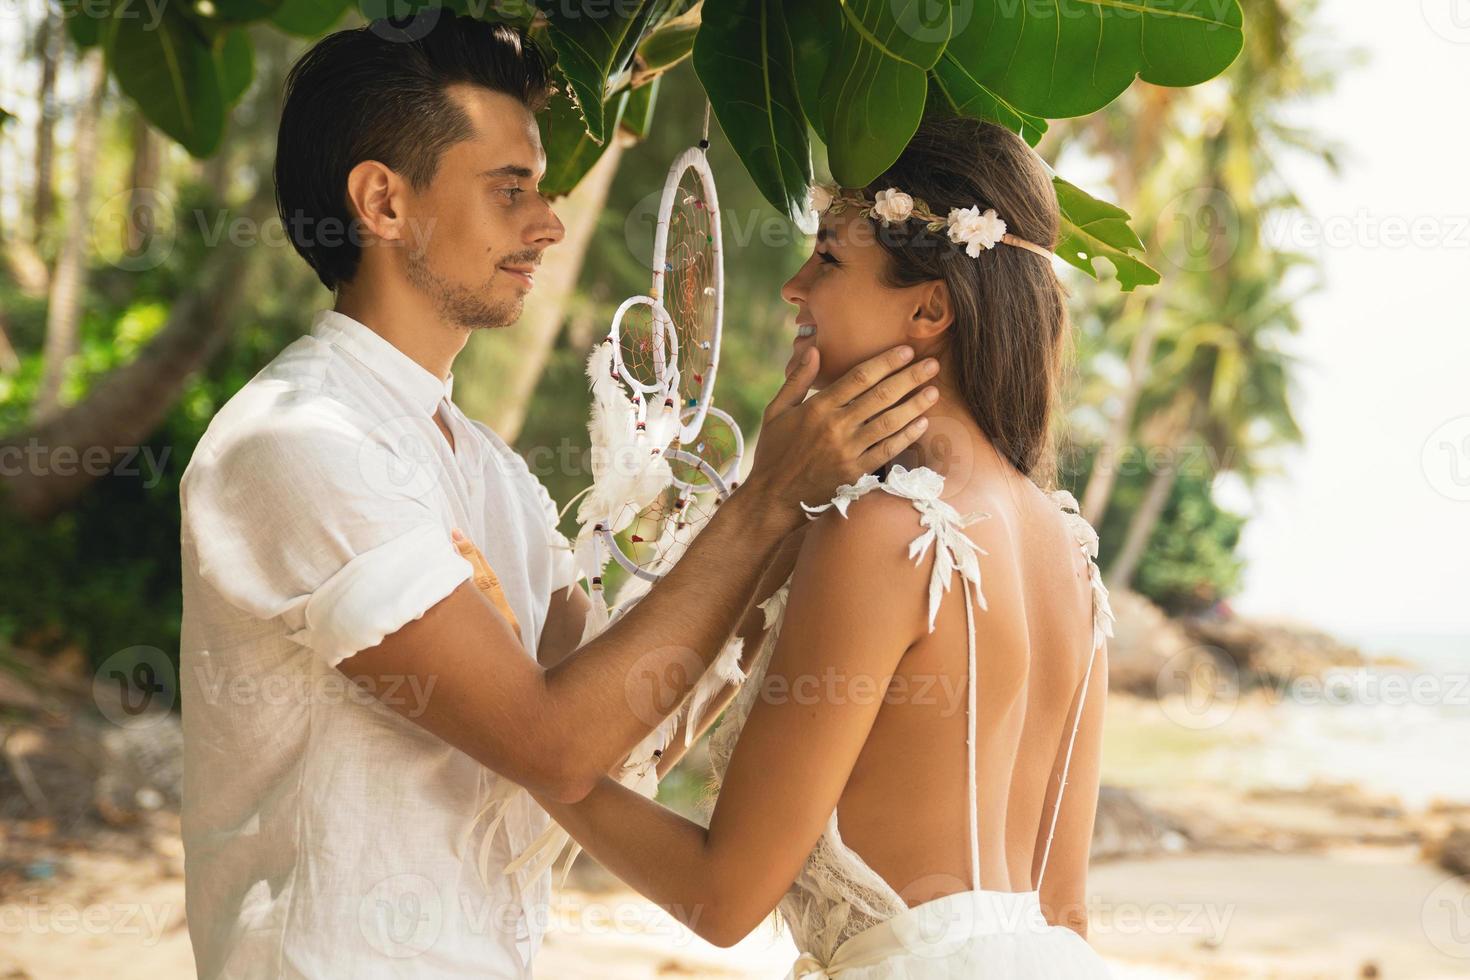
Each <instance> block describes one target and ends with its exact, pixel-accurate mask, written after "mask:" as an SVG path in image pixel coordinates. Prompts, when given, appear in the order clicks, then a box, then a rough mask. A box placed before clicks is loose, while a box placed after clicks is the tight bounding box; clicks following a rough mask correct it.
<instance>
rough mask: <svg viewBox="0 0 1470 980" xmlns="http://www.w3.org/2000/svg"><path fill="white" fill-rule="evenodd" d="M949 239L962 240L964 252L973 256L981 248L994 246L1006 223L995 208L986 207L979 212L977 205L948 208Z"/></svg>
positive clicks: (1004, 231) (1004, 230) (976, 254)
mask: <svg viewBox="0 0 1470 980" xmlns="http://www.w3.org/2000/svg"><path fill="white" fill-rule="evenodd" d="M948 224H949V240H950V241H952V242H964V243H965V254H966V255H968V256H969V257H970V258H972V259H973V258H975V257H977V256H978V255H979V254H980V250H981V249H982V248H994V247H995V244H996V242H998V241H1000V240H1001V237H1002V236H1003V235H1005V233H1006V223H1005V222H1004V221H1002V220H1001V218H1000V216H999V215H997V214H996V213H995V208H986V209H985V213H984V214H981V213H980V209H979V208H977V207H968V208H950V211H949V220H948Z"/></svg>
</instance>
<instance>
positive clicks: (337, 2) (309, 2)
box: [271, 0, 352, 37]
mask: <svg viewBox="0 0 1470 980" xmlns="http://www.w3.org/2000/svg"><path fill="white" fill-rule="evenodd" d="M351 5H352V0H285V2H284V3H282V4H281V5H280V6H279V7H277V8H276V12H275V13H274V14H272V15H271V23H273V24H275V25H276V26H277V27H279V28H280V29H281V30H283V31H285V32H286V33H287V34H295V35H297V36H298V37H317V36H318V35H321V34H324V33H326V31H327V30H328V29H329V28H330V27H331V26H332V25H333V24H335V23H337V21H339V20H341V19H342V14H343V13H344V12H346V10H347V8H348V7H349V6H351Z"/></svg>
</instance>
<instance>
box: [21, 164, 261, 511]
mask: <svg viewBox="0 0 1470 980" xmlns="http://www.w3.org/2000/svg"><path fill="white" fill-rule="evenodd" d="M274 209H275V203H274V198H273V186H272V185H271V183H270V182H269V181H266V182H265V183H263V184H262V185H261V187H260V188H259V190H258V191H257V193H256V195H255V197H254V198H252V199H251V201H250V202H249V203H248V204H247V205H246V207H245V210H244V212H243V215H242V217H243V220H246V221H249V222H252V223H253V226H255V227H258V226H259V225H260V224H261V223H263V222H264V221H265V220H267V218H269V216H270V215H271V214H273V213H274ZM257 254H258V250H253V249H247V250H243V251H242V250H239V249H235V248H232V247H229V246H227V245H225V244H223V243H222V244H220V245H218V246H216V248H215V249H214V252H213V253H212V254H211V255H210V256H209V258H208V259H206V260H205V263H204V266H203V268H202V269H200V271H199V274H198V275H197V276H196V277H195V278H194V280H193V285H192V287H191V288H190V289H189V290H188V291H187V292H185V293H184V294H183V295H181V296H180V297H179V298H178V299H177V300H175V301H174V303H173V306H172V307H171V308H170V310H169V317H168V321H167V322H166V323H165V324H164V325H163V328H162V329H161V330H159V332H158V333H157V334H156V335H154V337H153V339H151V340H150V341H149V342H148V343H147V345H146V346H145V347H144V348H143V349H142V350H141V351H139V352H138V356H137V357H136V358H134V359H133V360H132V361H131V362H129V363H127V364H125V365H123V366H122V367H120V368H117V369H116V370H114V371H112V372H110V373H109V374H108V375H107V376H106V377H105V378H102V379H101V380H99V381H98V382H97V383H96V384H95V385H94V386H93V387H92V389H91V391H89V392H88V394H87V395H86V397H85V398H83V399H82V400H81V401H80V402H78V403H77V404H75V405H71V406H67V407H65V408H62V409H60V410H59V411H58V412H57V413H56V414H55V415H53V416H52V417H51V418H49V419H48V420H46V421H45V422H42V423H38V424H36V425H34V426H32V427H31V428H30V429H27V430H24V431H21V432H17V433H13V434H7V435H6V436H5V437H4V438H3V439H0V458H6V457H7V456H9V457H12V458H13V457H15V456H16V453H17V450H18V451H19V453H20V454H21V455H20V458H23V459H32V458H33V457H34V456H35V455H36V454H37V453H39V454H40V459H41V462H42V465H36V466H28V467H22V468H21V472H19V473H16V474H11V473H6V474H4V476H0V493H3V494H4V495H5V496H7V497H8V504H9V507H10V509H11V510H12V511H13V512H14V513H15V514H17V515H19V516H22V517H27V518H30V519H31V520H35V521H42V520H47V519H49V518H50V517H52V516H54V515H55V514H57V513H59V512H61V511H63V510H65V509H66V508H67V507H69V506H71V505H72V504H73V503H74V502H75V501H76V499H77V498H78V497H80V496H81V494H82V492H83V491H84V490H86V488H87V487H88V486H89V485H90V484H91V483H92V481H93V480H94V479H96V477H97V476H99V475H100V473H99V472H98V471H99V470H105V467H102V466H97V465H95V464H90V463H89V464H88V465H87V466H80V465H77V464H76V463H75V462H74V461H75V460H83V459H87V458H88V457H87V455H86V454H88V453H90V454H91V455H92V457H97V456H99V455H100V456H102V457H103V458H105V459H106V461H107V463H106V466H110V465H111V464H112V461H113V460H114V459H116V458H117V457H118V456H119V455H123V454H127V453H130V452H132V451H133V450H134V449H135V448H136V447H137V446H139V445H140V444H142V442H143V440H145V439H146V438H147V437H148V435H149V434H150V433H151V432H153V430H154V429H156V428H157V427H158V425H159V423H160V422H162V421H163V418H164V416H166V415H167V414H168V411H169V409H170V408H171V407H172V406H173V405H174V403H175V402H176V401H178V398H179V393H180V392H181V391H182V390H183V388H184V385H185V384H186V383H187V382H188V380H189V376H190V375H191V374H193V373H194V371H196V370H197V369H198V368H200V367H201V366H203V365H204V364H206V363H207V362H208V361H209V359H210V358H211V357H212V356H213V355H214V353H215V351H216V350H218V349H219V346H220V344H221V343H222V342H223V341H224V340H225V338H226V337H228V336H229V335H230V332H231V330H232V329H233V327H234V319H235V313H236V311H237V309H238V307H239V305H240V301H241V299H242V298H243V297H244V296H245V295H247V294H248V292H249V289H250V282H251V280H252V279H253V278H254V276H253V275H252V273H253V272H254V271H255V270H256V269H257V268H258V267H259V264H258V262H257V261H256V260H255V258H254V256H256V255H257ZM62 448H65V449H66V450H67V453H68V457H69V458H70V459H71V460H73V462H70V463H68V464H67V465H65V466H63V465H62V464H61V457H60V456H59V455H58V454H57V450H58V449H62ZM48 459H50V460H55V461H56V465H54V466H53V465H45V463H46V461H47V460H48Z"/></svg>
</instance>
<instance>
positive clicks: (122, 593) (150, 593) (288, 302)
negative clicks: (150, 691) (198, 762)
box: [0, 185, 320, 664]
mask: <svg viewBox="0 0 1470 980" xmlns="http://www.w3.org/2000/svg"><path fill="white" fill-rule="evenodd" d="M178 206H179V211H180V213H181V214H182V213H189V214H192V213H195V211H196V209H197V210H200V211H204V212H206V213H214V212H216V211H218V209H219V203H218V202H217V201H214V200H213V199H212V198H211V196H210V194H209V192H208V191H206V189H205V188H203V187H202V186H196V185H187V186H186V187H184V188H183V189H182V191H181V194H180V201H179V205H178ZM208 250H209V248H208V245H207V244H206V242H205V241H204V239H203V232H201V231H200V229H199V227H198V225H197V224H196V223H195V222H192V221H186V222H180V223H179V225H178V238H177V241H176V242H175V245H174V248H173V249H172V251H171V252H170V253H169V255H168V257H167V259H166V260H165V261H164V262H162V263H161V264H159V265H158V266H156V267H155V268H151V269H148V270H144V271H126V270H124V269H119V268H117V267H114V266H111V265H102V264H98V265H95V266H94V267H93V268H92V269H91V271H90V277H89V278H90V283H91V287H90V289H89V291H88V296H87V302H86V312H85V315H84V316H83V318H82V321H81V324H80V328H79V329H80V338H79V341H80V350H79V355H78V356H77V357H76V358H75V359H74V360H73V363H72V364H71V369H70V372H69V374H68V376H67V378H66V381H65V384H64V387H63V401H64V402H68V401H73V400H75V399H78V398H80V397H81V396H82V395H84V394H85V393H86V392H87V391H88V390H89V389H90V387H91V386H92V385H93V384H94V383H95V382H96V381H97V380H98V379H100V378H102V377H103V376H105V375H106V374H107V373H108V372H110V371H111V370H113V369H114V368H116V367H119V366H121V365H123V364H125V363H127V362H129V361H131V360H132V359H133V357H134V356H136V354H137V352H138V351H139V349H140V348H141V347H142V345H143V344H145V343H146V342H147V340H148V338H149V337H151V336H152V335H153V333H154V332H156V331H157V330H158V329H159V328H160V327H162V325H163V323H164V322H165V321H166V319H167V316H168V311H169V309H170V305H171V303H172V301H173V299H174V298H175V297H177V296H178V295H179V294H180V292H181V291H182V290H184V289H185V288H186V287H187V285H188V283H190V282H191V281H193V279H194V278H195V277H196V276H197V275H198V272H199V269H200V267H201V265H202V264H203V262H204V260H205V258H206V255H207V252H208ZM266 261H268V262H271V263H275V264H278V265H279V268H272V269H271V276H270V280H271V281H272V282H273V284H274V288H273V289H272V290H270V291H269V293H268V294H265V295H263V296H261V297H260V298H258V299H257V300H256V301H255V302H254V304H253V305H252V307H251V309H250V314H249V315H248V316H247V317H242V324H241V328H240V329H238V330H237V331H235V332H234V333H233V334H232V335H231V337H230V339H229V340H228V341H227V342H226V344H225V346H224V348H223V349H222V350H221V351H220V353H219V354H218V355H217V356H216V357H215V358H214V359H213V360H212V361H211V363H210V365H209V366H208V368H207V369H206V370H205V371H203V372H201V374H200V375H199V376H197V377H196V378H195V379H193V380H192V381H191V382H190V384H189V385H188V386H187V387H186V388H185V389H184V392H183V394H182V396H181V397H180V398H179V400H178V402H177V403H176V404H175V405H174V406H173V407H172V409H171V410H170V411H169V413H168V415H167V416H166V418H165V419H164V421H163V423H162V425H160V427H159V428H158V430H157V431H155V432H154V433H152V434H151V435H150V436H149V438H148V439H147V440H145V442H144V443H143V445H141V446H138V447H136V448H133V447H130V448H129V449H128V450H127V453H126V454H125V455H124V456H120V457H118V458H117V459H116V460H115V461H114V463H113V471H112V472H111V473H109V474H108V475H106V476H103V477H101V478H99V479H98V480H96V481H95V482H94V483H93V484H92V485H91V486H90V487H88V489H87V490H86V492H85V493H84V494H83V496H82V497H81V499H80V500H79V501H78V502H77V504H76V506H74V507H72V508H70V509H69V510H68V511H67V512H65V513H64V514H61V515H59V516H58V517H56V518H55V519H53V520H51V521H48V522H46V523H44V524H40V525H37V524H31V523H27V522H24V521H18V520H13V521H7V522H6V526H5V533H4V534H0V594H3V595H4V596H5V601H4V602H3V603H0V647H3V646H4V645H5V644H7V643H13V644H16V645H20V646H26V647H28V648H33V649H37V650H40V651H43V652H45V651H55V650H59V649H62V648H64V647H68V646H76V647H79V648H80V649H82V650H83V652H84V653H85V654H86V656H88V657H89V658H90V659H91V661H92V662H93V663H94V664H96V663H100V662H101V661H102V660H104V659H106V658H107V657H108V656H109V655H110V654H112V653H114V652H116V651H118V650H121V649H124V648H126V647H130V646H138V645H145V646H153V647H157V648H159V649H160V650H164V651H166V652H168V654H169V655H170V656H171V657H172V656H173V655H174V652H175V651H177V649H178V642H179V618H180V611H181V610H180V603H181V600H182V597H181V595H180V591H179V584H180V564H179V503H178V487H179V479H180V478H181V477H182V475H183V471H184V467H185V466H186V465H187V464H188V460H189V457H190V455H191V454H192V453H193V451H194V447H195V445H196V444H197V443H198V441H199V438H200V436H202V435H203V433H204V430H205V428H206V427H207V426H208V424H209V421H210V419H211V418H213V416H214V413H215V412H216V411H217V410H218V409H219V408H220V406H221V405H223V404H224V403H225V402H226V401H227V400H228V399H229V398H230V396H231V395H233V394H234V393H235V392H236V391H238V390H239V389H240V388H241V387H242V386H243V385H244V384H245V382H246V381H248V380H249V379H250V378H251V377H252V376H253V375H254V374H255V373H256V372H257V371H259V370H260V368H262V367H263V366H264V365H265V364H266V362H268V361H269V360H270V359H271V358H272V357H274V356H275V355H276V353H278V352H279V350H280V349H281V347H283V346H285V345H286V344H287V343H289V342H290V341H291V340H292V339H294V338H295V337H296V336H297V335H299V334H300V333H301V331H302V328H303V324H302V321H301V310H302V309H310V308H311V306H310V304H311V303H312V302H314V301H315V300H316V299H319V297H320V293H319V287H318V286H317V284H316V282H315V278H314V277H313V276H312V275H311V273H310V270H308V269H307V268H306V266H305V265H304V264H302V263H301V262H299V261H298V260H296V258H295V256H294V254H292V253H291V252H290V250H289V249H274V250H272V251H271V252H270V253H269V255H268V256H267V258H266ZM0 305H3V307H4V309H5V310H6V321H7V322H6V326H7V330H8V332H9V333H10V336H11V338H12V341H13V342H14V344H15V346H16V348H17V351H18V352H19V353H20V359H21V366H20V370H19V371H18V372H17V373H15V374H12V375H8V376H3V377H0V431H11V430H14V429H16V428H18V427H20V426H21V425H22V424H23V423H24V422H26V421H27V420H28V419H29V416H30V406H31V404H32V403H33V401H34V399H35V393H36V389H37V387H38V385H39V381H40V376H41V353H40V349H41V340H42V338H43V337H44V334H45V322H46V313H45V303H44V301H43V300H36V299H28V298H27V297H26V296H25V295H24V294H23V293H21V292H19V291H18V290H17V289H16V288H15V286H14V284H13V283H12V282H10V280H9V279H8V278H6V277H4V276H0ZM22 448H24V447H22Z"/></svg>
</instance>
